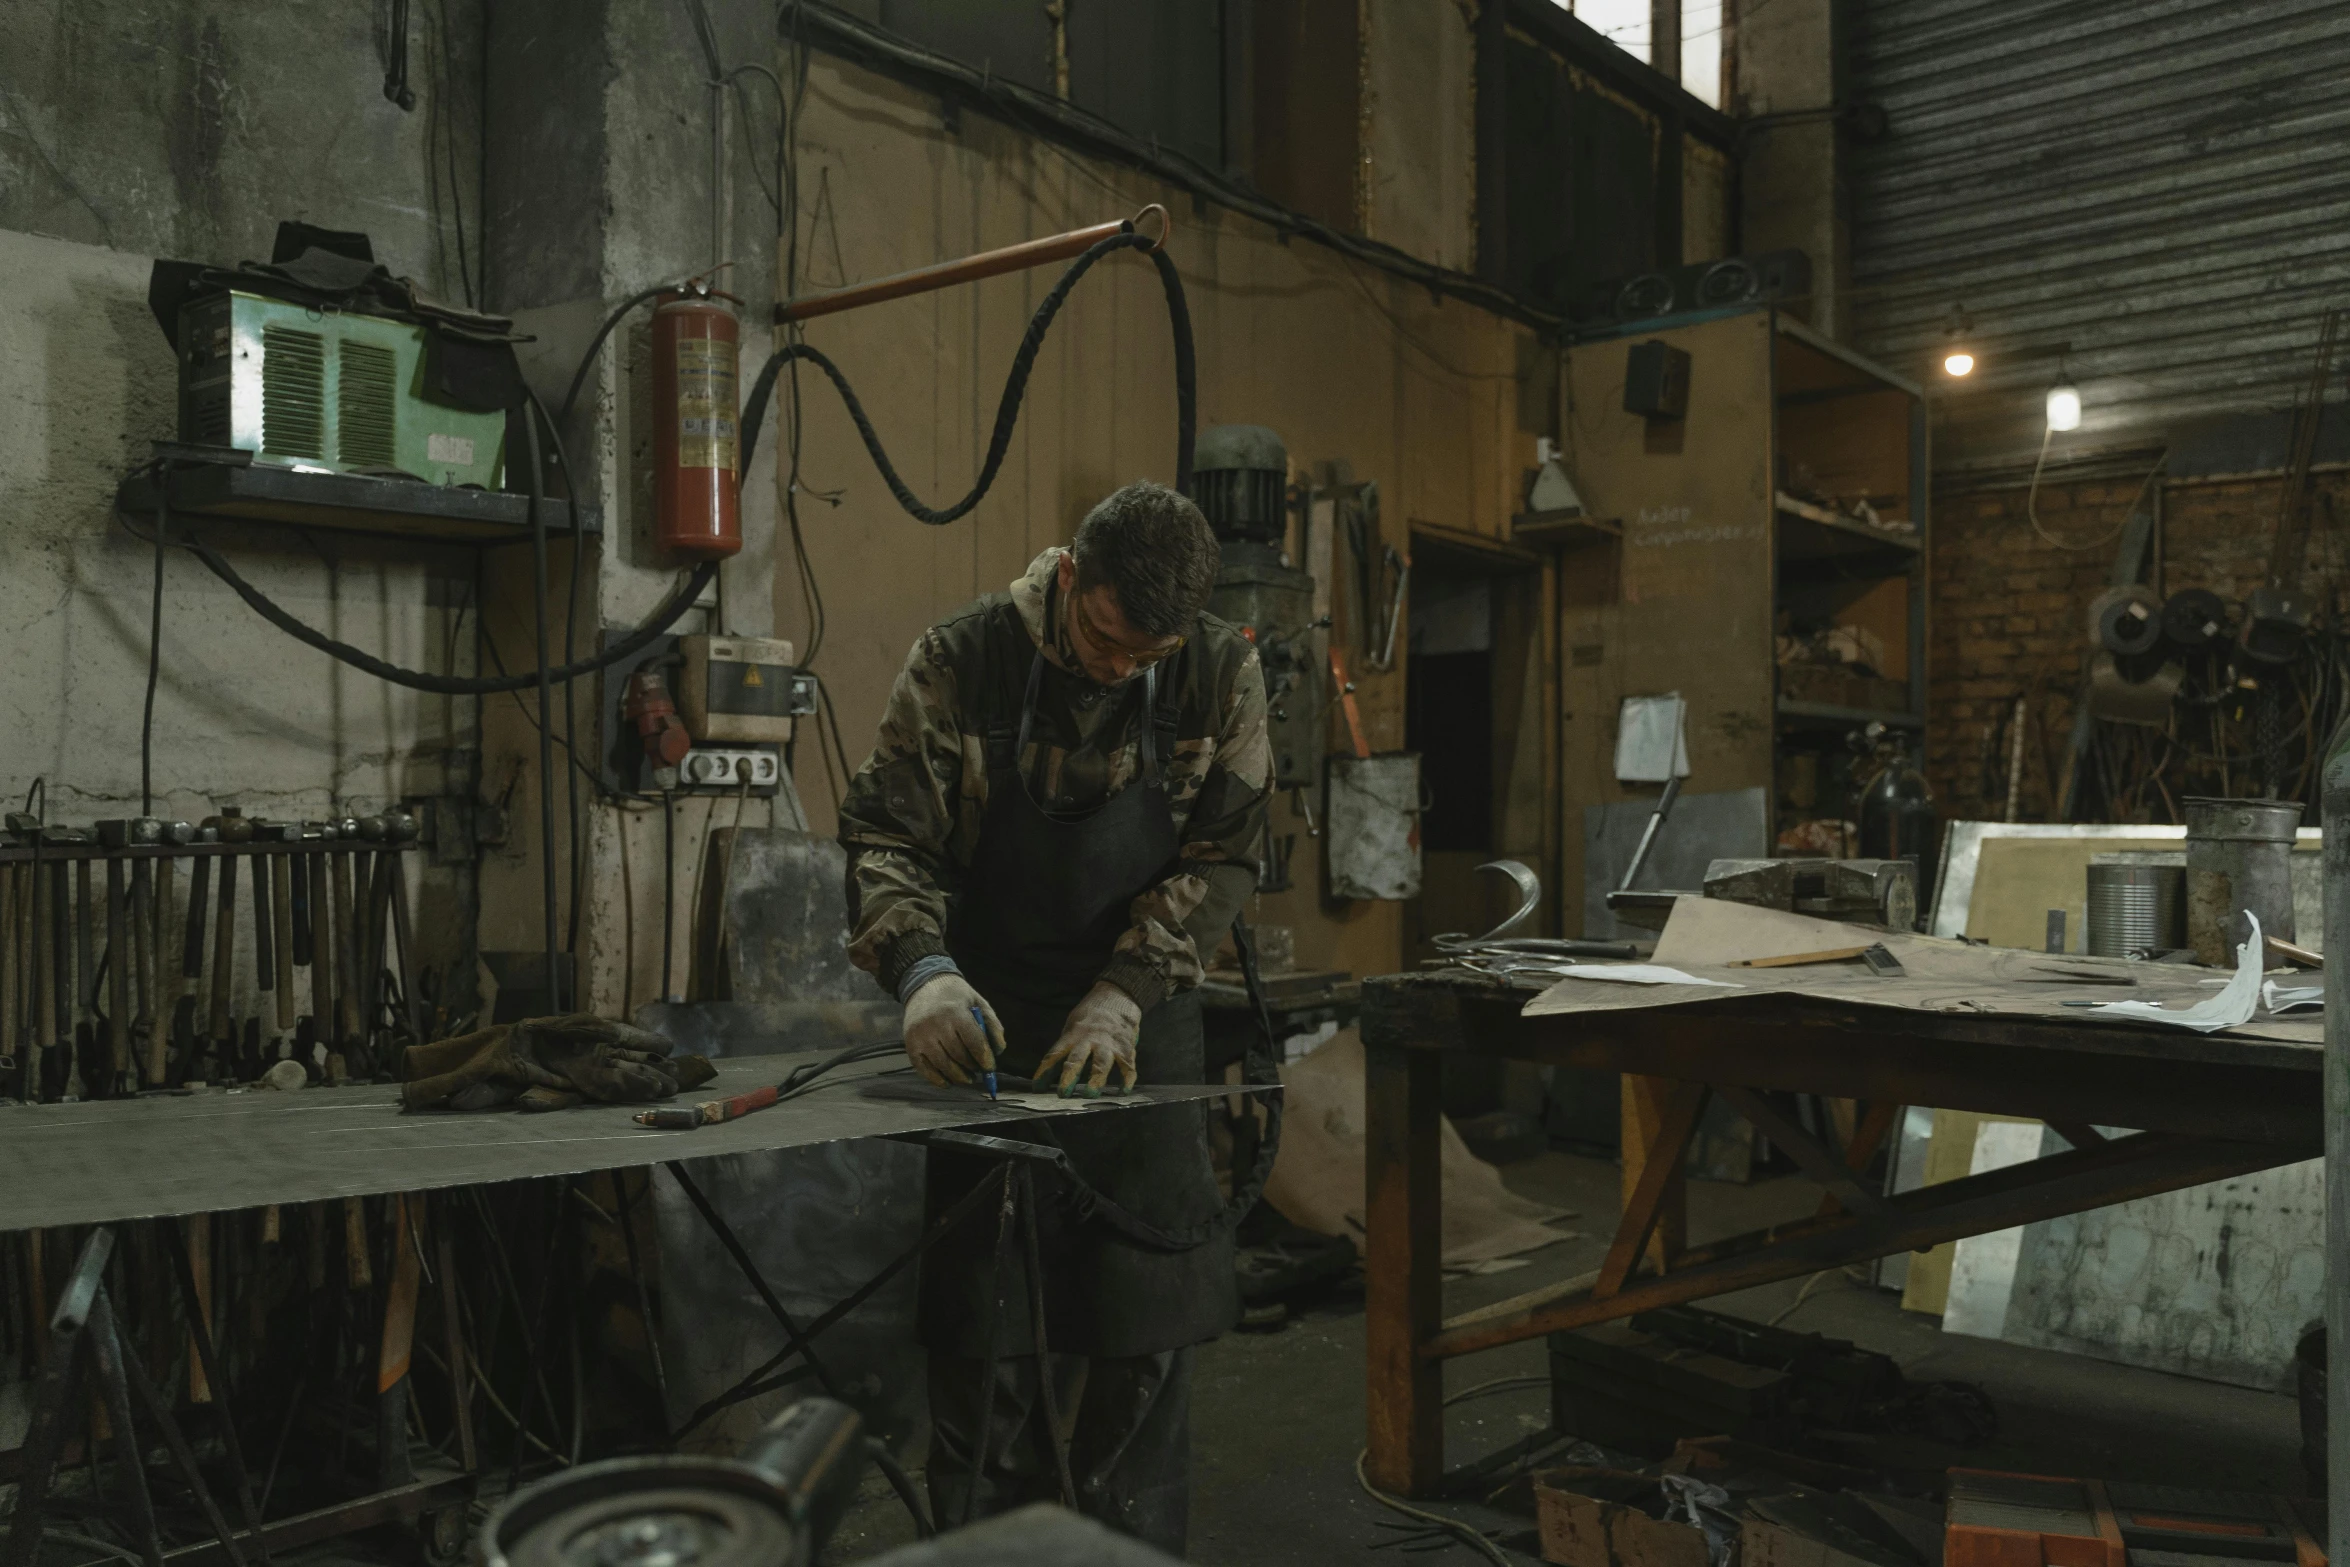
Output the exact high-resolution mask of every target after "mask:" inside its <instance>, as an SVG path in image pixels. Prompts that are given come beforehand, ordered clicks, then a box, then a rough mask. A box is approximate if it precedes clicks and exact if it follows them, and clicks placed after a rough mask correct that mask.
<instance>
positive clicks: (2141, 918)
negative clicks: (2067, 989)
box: [2088, 865, 2187, 958]
mask: <svg viewBox="0 0 2350 1567" xmlns="http://www.w3.org/2000/svg"><path fill="white" fill-rule="evenodd" d="M2186 886H2187V873H2186V872H2185V871H2184V870H2183V869H2181V868H2180V867H2178V866H2176V865H2091V866H2090V867H2089V931H2088V950H2089V951H2090V952H2091V953H2094V954H2095V955H2096V956H2098V957H2101V958H2126V957H2128V956H2129V955H2130V954H2131V953H2133V952H2149V951H2151V952H2168V951H2170V950H2171V949H2173V948H2175V947H2177V946H2179V945H2180V929H2181V927H2180V923H2179V905H2180V903H2181V902H2182V901H2183V900H2184V898H2185V895H2186Z"/></svg>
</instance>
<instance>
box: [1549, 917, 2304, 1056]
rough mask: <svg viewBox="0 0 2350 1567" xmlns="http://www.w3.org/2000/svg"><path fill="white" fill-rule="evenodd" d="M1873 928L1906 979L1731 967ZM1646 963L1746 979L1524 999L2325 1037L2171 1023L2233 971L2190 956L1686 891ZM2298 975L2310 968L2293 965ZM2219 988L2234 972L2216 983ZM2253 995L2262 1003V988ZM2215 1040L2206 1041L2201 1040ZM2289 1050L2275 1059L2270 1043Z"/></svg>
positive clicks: (2265, 1024) (2190, 1045)
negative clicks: (1852, 918) (2063, 948)
mask: <svg viewBox="0 0 2350 1567" xmlns="http://www.w3.org/2000/svg"><path fill="white" fill-rule="evenodd" d="M1870 938H1874V939H1875V940H1878V941H1882V942H1883V943H1884V944H1885V946H1886V947H1887V949H1888V950H1890V951H1891V952H1892V953H1893V955H1894V956H1895V957H1897V958H1899V959H1900V960H1901V966H1902V970H1903V972H1902V973H1901V974H1900V975H1898V976H1888V975H1879V974H1876V973H1873V972H1871V971H1870V970H1869V969H1868V968H1866V967H1864V966H1863V965H1861V964H1859V963H1812V964H1801V965H1796V966H1793V967H1785V968H1732V967H1731V966H1730V965H1732V964H1734V963H1741V962H1751V961H1752V960H1754V959H1756V958H1769V957H1781V956H1785V955H1788V954H1792V953H1806V952H1821V951H1826V950H1828V949H1830V948H1833V947H1844V946H1852V945H1856V944H1858V943H1859V942H1861V941H1863V940H1867V939H1870ZM1647 962H1648V964H1649V965H1650V966H1654V967H1664V968H1675V969H1679V970H1680V971H1681V972H1682V973H1684V974H1687V975H1688V976H1689V977H1690V978H1691V979H1701V980H1702V979H1711V980H1720V981H1726V982H1728V983H1730V984H1732V985H1736V986H1740V987H1743V988H1740V989H1734V990H1726V989H1723V988H1721V986H1720V985H1692V984H1686V983H1673V984H1662V985H1625V984H1605V983H1595V982H1593V981H1591V980H1588V979H1573V978H1568V979H1561V980H1559V981H1558V982H1557V983H1556V984H1554V985H1552V986H1551V987H1550V988H1549V989H1547V990H1545V991H1543V992H1542V993H1541V994H1540V995H1538V996H1536V997H1535V998H1534V999H1533V1000H1532V1001H1529V1002H1527V1003H1526V1007H1525V1012H1524V1015H1525V1016H1527V1017H1529V1018H1539V1017H1550V1016H1559V1015H1564V1014H1571V1013H1582V1012H1622V1011H1642V1010H1647V1009H1650V1008H1659V1007H1686V1006H1700V1007H1712V1008H1721V1007H1728V1008H1746V1007H1750V1006H1761V1005H1768V1004H1769V1003H1768V1001H1767V998H1771V997H1785V998H1787V999H1788V1000H1789V1001H1790V1002H1791V1003H1794V1004H1797V1005H1804V1004H1820V1005H1832V1006H1835V1007H1839V1008H1843V1007H1853V1006H1864V1007H1870V1008H1884V1009H1888V1010H1892V1011H1903V1012H1943V1013H1954V1012H1955V1013H1967V1012H1971V1013H1980V1014H1984V1015H1997V1016H2006V1017H2015V1018H2034V1019H2038V1020H2041V1021H2043V1022H2052V1023H2054V1022H2061V1023H2067V1024H2080V1025H2085V1026H2089V1027H2095V1028H2129V1029H2139V1030H2145V1029H2148V1028H2156V1029H2159V1030H2160V1032H2161V1033H2162V1034H2164V1035H2165V1036H2166V1039H2165V1043H2164V1045H2163V1046H2162V1047H2161V1048H2163V1049H2164V1050H2165V1051H2166V1052H2167V1053H2168V1054H2170V1055H2174V1056H2184V1057H2198V1058H2206V1059H2213V1060H2242V1059H2248V1058H2250V1057H2251V1056H2254V1055H2259V1056H2261V1057H2262V1058H2263V1059H2270V1058H2273V1059H2276V1060H2279V1061H2283V1060H2290V1059H2297V1058H2299V1057H2300V1055H2301V1054H2302V1052H2304V1051H2309V1050H2315V1049H2319V1048H2321V1047H2322V1044H2323V1041H2324V1036H2325V1022H2324V1016H2325V1014H2324V1013H2322V1012H2311V1011H2296V1012H2291V1013H2288V1014H2286V1015H2283V1016H2278V1015H2276V1014H2274V1013H2268V1012H2259V1011H2255V1012H2254V1013H2253V1015H2252V1017H2251V1019H2250V1020H2249V1021H2248V1022H2245V1023H2243V1024H2240V1025H2238V1026H2237V1027H2234V1028H2229V1029H2224V1030H2219V1031H2216V1032H2210V1033H2206V1032H2198V1031H2195V1030H2192V1029H2186V1028H2177V1027H2172V1026H2169V1023H2168V1019H2170V1018H2176V1017H2178V1016H2180V1015H2181V1013H2182V1012H2184V1010H2185V1009H2187V1008H2191V1007H2193V1006H2194V1005H2196V1003H2198V1002H2202V1001H2208V1000H2211V999H2212V992H2211V991H2209V990H2206V989H2204V988H2202V986H2203V981H2204V978H2205V976H2207V975H2212V976H2216V975H2221V974H2225V973H2229V972H2232V971H2228V970H2217V969H2208V968H2202V967H2200V966H2197V965H2195V964H2185V963H2177V964H2174V963H2133V962H2129V961H2126V960H2124V959H2121V958H2098V957H2088V956H2085V955H2081V954H2067V955H2064V956H2057V955H2055V954H2052V953H2046V952H2034V951H2026V950H2023V949H2021V948H2009V947H1986V946H1981V945H1969V944H1967V943H1965V942H1961V941H1954V940H1948V939H1944V938H1941V937H1935V936H1919V935H1913V934H1910V933H1908V932H1906V931H1879V930H1873V929H1869V928H1867V927H1862V926H1855V925H1849V924H1842V923H1838V922H1836V921H1832V920H1824V919H1820V918H1817V917H1815V916H1813V915H1808V914H1791V913H1786V912H1784V911H1782V910H1778V909H1758V908H1755V907H1752V906H1751V905H1748V904H1743V903H1730V902H1725V901H1722V900H1720V899H1715V898H1705V897H1700V896H1699V895H1697V894H1696V893H1689V894H1686V895H1685V896H1683V897H1680V898H1678V899H1676V900H1675V901H1674V904H1673V913H1672V918H1671V919H1670V920H1669V921H1667V923H1666V925H1665V928H1664V932H1663V934H1662V935H1661V936H1660V937H1659V938H1658V940H1657V946H1656V951H1655V952H1654V953H1653V954H1652V955H1651V956H1650V957H1649V958H1648V960H1647ZM2293 977H2294V978H2301V977H2303V976H2299V975H2296V976H2293ZM2220 983H2221V984H2222V985H2224V984H2226V983H2228V981H2227V980H2224V979H2223V980H2221V982H2220ZM2254 990H2255V994H2254V997H2253V999H2254V1000H2255V1001H2257V1000H2258V994H2257V991H2258V987H2257V985H2256V986H2255V987H2254ZM2124 998H2130V999H2135V1000H2138V1001H2141V1002H2158V1003H2165V1004H2167V1007H2169V1008H2177V1009H2179V1010H2178V1011H2167V1010H2166V1011H2165V1012H2163V1013H2160V1014H2156V1015H2154V1016H2152V1017H2149V1016H2145V1015H2137V1014H2133V1013H2129V1012H2115V1011H2110V1010H2109V1011H2097V1010H2094V1009H2091V1008H2088V1007H2084V1006H2083V1005H2082V1003H2083V1002H2107V1001H2119V1000H2122V999H2124ZM2206 1040H2208V1041H2210V1046H2209V1047H2208V1048H2207V1047H2206V1046H2205V1044H2204V1041H2206ZM2273 1051H2282V1052H2284V1054H2283V1055H2281V1056H2273V1057H2272V1056H2271V1055H2270V1052H2273Z"/></svg>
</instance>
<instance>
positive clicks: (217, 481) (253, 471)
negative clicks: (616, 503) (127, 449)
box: [114, 461, 604, 544]
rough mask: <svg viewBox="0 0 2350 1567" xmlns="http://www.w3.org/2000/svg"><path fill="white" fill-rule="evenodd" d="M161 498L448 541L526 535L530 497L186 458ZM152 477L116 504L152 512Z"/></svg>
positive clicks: (560, 526) (582, 524)
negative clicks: (187, 459) (166, 497)
mask: <svg viewBox="0 0 2350 1567" xmlns="http://www.w3.org/2000/svg"><path fill="white" fill-rule="evenodd" d="M169 473H170V493H169V497H168V499H169V501H170V505H171V510H172V514H173V515H174V516H175V517H179V518H192V517H203V518H218V519H220V520H223V521H236V522H258V523H264V524H271V523H274V524H277V525H280V526H285V527H296V528H330V529H333V530H335V531H336V532H340V533H353V534H363V535H367V536H370V537H375V538H387V539H430V540H435V541H438V542H442V543H449V544H516V543H528V542H529V541H530V536H531V524H530V497H529V496H527V495H518V494H515V493H514V492H512V491H505V490H472V489H460V488H457V487H455V486H450V485H439V484H426V483H424V482H422V481H421V480H415V479H377V478H369V477H367V476H365V475H361V474H350V473H304V472H301V471H299V470H296V469H293V468H287V467H281V466H279V465H278V464H275V463H258V462H227V461H223V462H201V461H199V462H187V463H181V464H175V465H174V466H173V467H172V468H171V469H170V470H169ZM155 502H156V479H155V474H154V472H153V470H152V469H149V468H145V467H142V468H141V469H140V470H139V471H138V472H136V473H134V474H132V475H131V476H130V477H129V478H127V479H125V480H123V481H122V483H121V485H120V486H119V487H117V488H116V490H115V492H114V504H115V508H116V509H117V510H118V511H121V512H124V513H126V514H128V515H129V516H131V517H132V518H134V519H144V518H148V517H152V516H153V515H154V514H155ZM539 510H540V514H541V515H542V516H543V517H544V519H545V521H546V526H547V534H548V536H549V537H550V538H565V537H568V536H569V535H570V533H571V511H572V508H571V506H570V505H569V504H568V503H566V502H565V501H563V500H561V499H559V498H552V497H550V498H545V499H542V500H541V501H540V503H539ZM603 529H604V522H603V514H602V513H601V512H599V511H598V510H597V509H596V508H595V507H594V506H591V505H588V504H587V503H585V502H581V503H580V505H579V531H580V533H581V534H582V535H584V536H587V537H594V536H596V535H598V534H600V533H602V532H603Z"/></svg>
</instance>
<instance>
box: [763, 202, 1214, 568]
mask: <svg viewBox="0 0 2350 1567" xmlns="http://www.w3.org/2000/svg"><path fill="white" fill-rule="evenodd" d="M1155 244H1157V241H1155V240H1152V239H1149V238H1147V237H1146V236H1144V235H1141V234H1137V233H1135V232H1134V231H1133V228H1132V226H1131V225H1129V226H1128V228H1127V229H1126V231H1125V232H1123V233H1119V234H1113V235H1111V236H1110V237H1109V238H1108V239H1105V240H1101V241H1098V242H1097V243H1095V244H1094V245H1093V246H1091V247H1090V248H1089V249H1087V250H1086V251H1085V253H1084V254H1082V255H1080V256H1079V257H1078V258H1077V259H1076V260H1075V261H1072V262H1071V263H1069V270H1068V271H1066V272H1064V273H1062V274H1061V280H1060V281H1059V282H1057V283H1055V284H1054V285H1053V287H1052V291H1051V292H1050V293H1048V294H1046V295H1045V296H1044V298H1043V300H1042V301H1040V302H1039V303H1038V305H1037V307H1036V313H1035V314H1034V315H1032V316H1030V317H1029V319H1028V330H1027V332H1026V333H1024V334H1023V335H1022V337H1021V339H1020V349H1019V352H1018V353H1016V354H1014V355H1013V356H1012V371H1011V374H1010V375H1009V376H1007V377H1006V378H1005V380H1004V391H1003V396H1002V397H1001V398H1000V399H999V400H998V401H997V403H996V414H995V433H994V434H993V435H992V436H990V437H989V438H988V443H987V459H986V461H985V462H984V463H982V464H981V465H980V469H979V478H978V481H977V482H976V483H974V484H973V485H972V486H971V492H970V493H969V494H968V495H965V496H964V497H963V498H962V499H961V500H959V501H956V502H955V503H954V504H953V505H951V506H944V507H931V506H926V505H924V504H923V502H922V499H921V497H920V496H918V495H916V494H915V493H914V492H913V491H912V490H911V489H908V488H907V487H906V481H905V480H904V479H902V478H900V477H899V476H898V470H897V467H896V465H894V464H893V463H891V462H890V460H889V453H888V452H886V451H884V450H883V449H882V445H881V437H880V436H879V435H878V434H876V433H875V432H874V429H873V421H872V420H871V419H869V418H867V417H866V414H865V405H864V404H863V403H861V402H859V401H858V400H857V394H856V391H855V389H854V388H852V387H851V386H850V385H849V380H848V377H847V376H845V375H843V374H842V373H841V370H840V366H838V365H836V364H834V363H833V362H832V360H831V359H830V358H828V357H827V356H826V355H825V353H824V351H823V350H822V349H819V348H815V347H813V346H811V345H809V344H807V343H793V344H791V345H789V346H788V347H784V348H779V349H777V350H776V351H775V353H774V354H773V355H771V356H770V357H769V358H768V360H767V363H766V365H765V367H764V368H762V369H761V370H760V371H759V379H758V380H757V381H756V382H754V383H752V386H751V395H750V399H749V401H747V402H746V403H745V404H744V405H743V438H744V440H745V441H746V442H748V441H749V440H751V439H752V438H753V437H754V436H756V434H757V433H758V431H759V428H760V426H761V425H763V424H764V423H765V422H766V419H767V402H768V399H769V398H770V397H771V396H773V395H774V392H775V378H776V375H777V373H778V372H780V371H781V370H782V369H783V367H784V366H785V365H787V364H790V363H792V362H793V361H794V360H800V359H804V360H806V361H807V362H808V363H810V364H812V365H814V366H815V367H816V368H817V369H819V370H821V371H823V372H824V374H825V377H826V378H827V379H828V380H830V381H831V382H832V385H833V390H835V391H837V392H839V393H840V399H841V402H842V403H843V404H845V405H846V406H847V408H848V412H849V419H850V421H851V422H852V423H854V424H855V425H856V427H857V436H858V439H860V440H862V441H863V442H864V443H865V450H866V451H867V452H868V453H870V454H871V456H872V458H873V466H874V467H876V468H878V469H880V470H881V479H882V482H883V483H884V484H887V485H888V486H889V492H890V494H892V495H894V496H896V497H897V502H898V504H899V505H900V506H902V507H904V508H905V510H906V513H907V515H908V516H911V517H912V518H913V519H914V520H915V521H917V522H926V523H929V524H930V525H931V526H932V527H943V526H945V525H946V524H947V523H950V522H953V521H954V520H955V519H957V518H958V517H961V516H964V515H965V514H966V513H968V512H969V511H970V510H971V508H972V507H974V506H977V505H978V504H979V502H980V501H981V499H982V498H984V497H985V496H986V494H987V492H988V490H989V489H990V488H991V487H992V486H993V485H994V484H995V479H996V473H997V471H998V470H1000V469H1001V468H1002V467H1003V465H1004V456H1005V454H1006V453H1007V452H1008V451H1009V450H1010V449H1011V445H1012V431H1013V429H1014V427H1015V426H1017V425H1018V424H1019V422H1020V401H1021V399H1022V398H1023V397H1024V396H1026V395H1027V392H1028V376H1029V373H1030V372H1031V371H1032V370H1034V369H1035V368H1036V356H1037V353H1038V351H1039V350H1040V349H1042V348H1043V347H1044V337H1045V332H1046V330H1047V329H1048V328H1049V327H1051V325H1052V324H1053V317H1054V316H1055V315H1057V314H1059V313H1060V309H1061V306H1062V304H1063V303H1064V302H1066V301H1067V299H1068V297H1069V291H1070V290H1071V289H1073V288H1075V287H1076V286H1077V280H1078V279H1079V278H1081V277H1083V276H1085V274H1086V273H1087V272H1088V271H1089V270H1091V269H1092V267H1093V264H1094V263H1095V262H1097V261H1099V260H1101V258H1102V257H1104V256H1106V255H1109V254H1111V253H1112V252H1113V251H1119V250H1141V251H1145V252H1147V253H1148V254H1149V256H1150V258H1151V261H1152V263H1153V264H1154V265H1156V266H1157V267H1158V269H1159V285H1160V287H1161V288H1162V289H1163V290H1165V292H1166V296H1167V323H1168V327H1169V329H1170V330H1171V331H1172V333H1173V334H1174V338H1175V415H1176V430H1175V488H1176V489H1177V490H1179V491H1181V492H1182V493H1184V494H1186V495H1189V494H1190V493H1191V450H1192V443H1193V437H1194V435H1195V434H1196V431H1197V425H1198V414H1199V384H1198V383H1199V373H1198V372H1199V367H1198V363H1197V360H1196V358H1195V356H1194V354H1193V351H1192V341H1191V307H1190V304H1189V302H1188V301H1187V300H1186V299H1185V298H1184V295H1183V278H1182V275H1181V274H1180V273H1178V272H1177V271H1176V270H1175V263H1174V261H1173V260H1171V259H1170V258H1169V257H1168V255H1167V253H1166V251H1164V250H1159V249H1153V248H1152V247H1153V246H1154V245H1155ZM749 466H750V460H749V458H748V457H746V458H745V459H744V467H745V468H746V469H747V468H748V467H749Z"/></svg>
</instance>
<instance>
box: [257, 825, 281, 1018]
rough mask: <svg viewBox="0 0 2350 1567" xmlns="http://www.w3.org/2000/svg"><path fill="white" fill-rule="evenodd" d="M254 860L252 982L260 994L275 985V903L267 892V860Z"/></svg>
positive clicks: (273, 988)
mask: <svg viewBox="0 0 2350 1567" xmlns="http://www.w3.org/2000/svg"><path fill="white" fill-rule="evenodd" d="M271 858H276V856H269V857H265V858H262V859H257V860H255V861H254V862H253V983H254V984H256V985H258V986H260V987H261V991H262V993H263V994H265V995H266V994H267V993H268V992H270V991H273V990H275V989H277V903H276V900H275V899H273V898H272V897H271V896H270V887H269V883H270V870H269V861H270V859H271Z"/></svg>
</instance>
